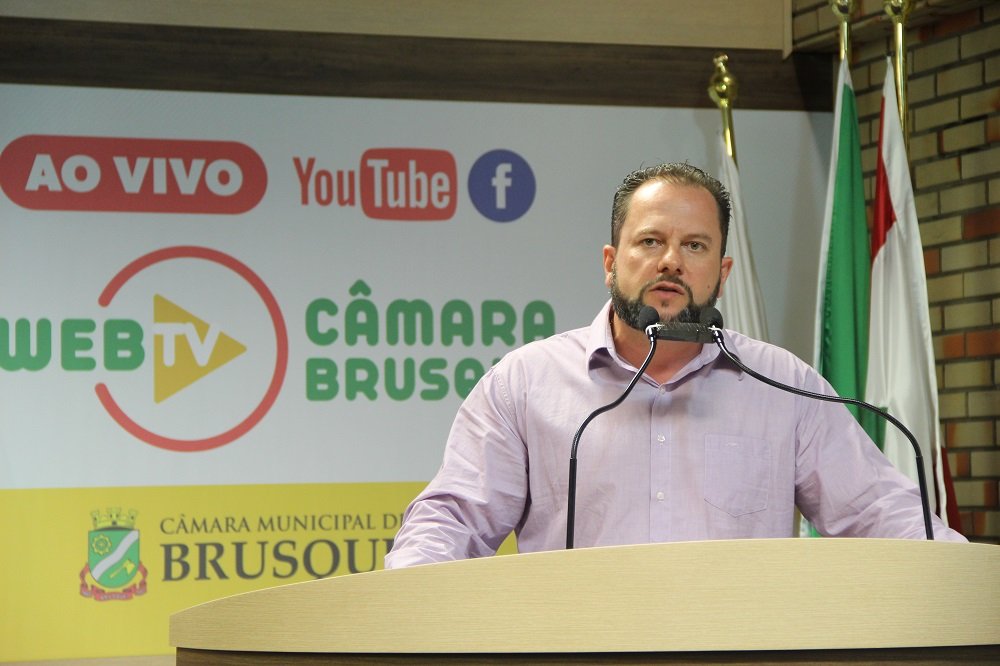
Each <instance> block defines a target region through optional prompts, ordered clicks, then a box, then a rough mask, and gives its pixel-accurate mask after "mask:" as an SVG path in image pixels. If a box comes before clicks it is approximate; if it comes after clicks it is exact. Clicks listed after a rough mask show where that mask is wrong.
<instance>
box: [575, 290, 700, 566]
mask: <svg viewBox="0 0 1000 666" xmlns="http://www.w3.org/2000/svg"><path fill="white" fill-rule="evenodd" d="M659 321H660V314H659V313H658V312H657V311H656V308H654V307H651V306H649V305H644V306H643V307H642V309H641V310H639V327H640V329H641V330H642V331H644V332H645V333H646V337H647V338H649V353H648V354H646V360H645V361H643V362H642V365H641V366H639V369H638V370H636V372H635V375H634V376H633V377H632V381H631V382H629V385H628V386H627V387H626V388H625V392H624V393H622V394H621V395H620V396H618V399H617V400H615V401H614V402H610V403H608V404H607V405H604V406H603V407H598V408H597V409H595V410H594V411H592V412H591V413H590V415H589V416H587V418H585V419H584V420H583V423H582V424H581V425H580V428H579V429H578V430H577V431H576V434H575V435H574V436H573V448H572V449H571V450H570V454H569V491H568V493H567V504H566V549H567V550H572V548H573V535H574V529H575V520H576V460H577V457H576V452H577V449H578V448H579V447H580V436H581V435H583V431H584V429H585V428H586V427H587V426H588V425H590V422H591V421H593V420H594V419H595V418H597V417H598V416H600V415H601V414H603V413H604V412H607V411H610V410H612V409H614V408H615V407H617V406H618V405H620V404H621V403H622V401H624V400H625V398H626V397H627V396H628V394H629V393H631V392H632V389H633V388H634V387H635V384H636V382H638V381H639V377H642V373H643V372H645V371H646V368H647V367H648V366H649V362H650V361H652V360H653V353H654V352H655V351H656V339H657V335H656V331H657V328H656V327H657V326H660V325H661V324H659V323H658V322H659ZM709 342H711V340H709Z"/></svg>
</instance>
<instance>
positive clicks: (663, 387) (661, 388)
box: [660, 386, 667, 395]
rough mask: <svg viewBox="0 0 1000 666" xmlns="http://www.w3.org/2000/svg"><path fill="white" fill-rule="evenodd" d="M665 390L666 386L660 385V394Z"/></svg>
mask: <svg viewBox="0 0 1000 666" xmlns="http://www.w3.org/2000/svg"><path fill="white" fill-rule="evenodd" d="M666 392H667V387H666V386H661V387H660V395H663V394H664V393H666Z"/></svg>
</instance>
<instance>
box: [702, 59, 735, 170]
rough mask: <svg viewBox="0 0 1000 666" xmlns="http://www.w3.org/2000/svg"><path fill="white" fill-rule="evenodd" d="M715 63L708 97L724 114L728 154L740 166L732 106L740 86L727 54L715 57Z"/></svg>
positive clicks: (723, 130)
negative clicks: (737, 158)
mask: <svg viewBox="0 0 1000 666" xmlns="http://www.w3.org/2000/svg"><path fill="white" fill-rule="evenodd" d="M713 62H714V63H715V72H714V73H713V74H712V78H711V79H709V81H708V84H709V85H708V96H709V97H711V98H712V101H713V102H715V105H716V106H718V107H719V110H720V111H721V112H722V136H723V137H724V139H725V142H726V153H728V154H729V156H730V157H732V158H733V164H738V162H737V161H736V137H735V130H734V129H733V106H732V105H733V102H735V101H736V93H737V91H738V89H739V86H738V84H737V82H736V77H735V76H733V74H732V72H730V71H729V69H728V68H727V67H726V64H727V63H728V62H729V56H727V55H726V54H725V53H720V54H719V55H717V56H715V58H714V60H713Z"/></svg>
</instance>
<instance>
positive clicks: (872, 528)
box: [795, 371, 966, 541]
mask: <svg viewBox="0 0 1000 666" xmlns="http://www.w3.org/2000/svg"><path fill="white" fill-rule="evenodd" d="M805 384H806V386H805V388H806V389H807V390H810V391H814V392H819V393H825V394H832V393H833V389H832V388H831V387H830V386H829V384H827V383H826V382H825V381H824V380H823V379H822V378H820V377H819V376H818V375H815V374H814V373H812V372H811V371H810V372H809V373H807V375H806V379H805ZM797 409H798V411H799V412H800V413H799V418H798V425H797V429H798V431H797V433H796V434H797V440H798V450H797V452H796V484H795V485H796V504H797V505H798V507H799V509H800V511H801V512H802V515H803V516H805V517H806V518H807V519H808V520H809V521H810V522H811V523H812V524H813V525H814V526H815V527H816V529H817V530H818V531H819V532H820V534H823V535H825V536H835V537H871V538H901V539H924V538H926V530H925V528H924V518H923V510H922V506H921V501H920V489H919V487H918V486H917V484H916V483H914V482H913V481H912V480H911V479H910V478H909V477H907V476H906V475H904V474H903V473H901V472H899V471H898V470H897V469H896V468H895V467H894V466H893V465H892V463H891V462H889V460H888V459H887V458H886V457H885V456H884V455H883V454H882V452H881V451H879V449H878V447H877V446H876V445H875V443H874V442H873V441H872V440H871V439H870V438H869V437H868V435H867V433H865V431H864V429H863V428H862V427H861V426H860V425H859V424H858V422H857V420H856V419H855V418H854V416H853V415H852V414H851V413H850V411H848V409H847V408H846V407H845V406H844V405H841V404H836V403H831V402H823V401H819V400H814V399H810V398H805V397H801V398H799V399H798V401H797ZM888 427H894V426H892V425H891V424H889V425H888ZM931 522H932V530H933V533H934V538H935V539H936V540H941V541H966V539H965V537H963V536H962V535H961V534H959V533H958V532H956V531H955V530H952V529H950V528H948V527H947V526H946V525H945V524H944V523H943V522H941V520H940V519H939V518H938V517H937V516H934V515H932V516H931Z"/></svg>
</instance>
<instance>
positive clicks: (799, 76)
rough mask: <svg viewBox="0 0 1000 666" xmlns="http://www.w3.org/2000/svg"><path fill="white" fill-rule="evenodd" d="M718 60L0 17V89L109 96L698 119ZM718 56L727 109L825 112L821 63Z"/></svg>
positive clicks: (635, 50)
mask: <svg viewBox="0 0 1000 666" xmlns="http://www.w3.org/2000/svg"><path fill="white" fill-rule="evenodd" d="M717 51H718V49H709V48H671V47H654V46H619V45H605V44H565V43H551V42H512V41H492V40H468V39H431V38H417V37H383V36H369V35H347V34H329V33H302V32H281V31H265V30H237V29H216V28H193V27H178V26H156V25H139V24H124V23H97V22H81V21H51V20H36V19H16V18H9V17H0V81H2V82H7V83H37V84H50V85H78V86H103V87H112V88H143V89H160V90H195V91H218V92H241V93H266V94H294V95H321V96H332V97H336V96H347V97H379V98H397V99H435V100H466V101H495V102H536V103H558V104H606V105H625V106H662V107H694V108H698V107H711V106H713V103H712V101H711V100H710V99H709V97H708V95H707V93H706V90H707V87H708V79H709V77H710V76H711V74H712V58H713V56H714V55H715V54H716V52H717ZM727 53H728V54H729V56H730V65H731V67H732V69H733V71H734V73H735V74H736V75H737V77H738V79H739V86H740V93H739V99H738V100H737V103H736V106H737V108H744V109H788V110H815V111H829V110H831V109H832V106H833V96H832V94H833V91H832V86H833V84H832V80H833V79H832V77H833V68H832V64H831V63H832V58H831V56H830V55H829V54H817V53H801V54H796V55H794V56H792V57H790V58H788V59H782V57H781V54H780V53H779V52H777V51H762V50H749V49H731V50H728V51H727Z"/></svg>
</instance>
